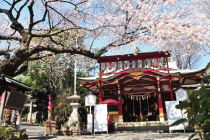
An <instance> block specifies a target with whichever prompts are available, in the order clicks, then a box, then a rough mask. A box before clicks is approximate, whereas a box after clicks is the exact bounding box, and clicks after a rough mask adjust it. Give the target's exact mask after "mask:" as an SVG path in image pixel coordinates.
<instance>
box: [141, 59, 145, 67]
mask: <svg viewBox="0 0 210 140" xmlns="http://www.w3.org/2000/svg"><path fill="white" fill-rule="evenodd" d="M141 64H142V68H144V67H145V60H144V59H143V60H142V63H141Z"/></svg>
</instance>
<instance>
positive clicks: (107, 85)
mask: <svg viewBox="0 0 210 140" xmlns="http://www.w3.org/2000/svg"><path fill="white" fill-rule="evenodd" d="M170 53H171V52H170V51H160V52H150V53H138V54H128V55H117V56H106V57H100V58H98V63H99V66H100V68H99V78H95V77H94V78H93V79H91V78H80V80H79V81H80V83H81V84H82V85H83V86H85V87H86V88H87V89H88V90H90V91H92V92H93V93H94V94H95V95H96V96H98V97H99V103H101V102H103V101H106V100H108V99H113V100H116V101H119V102H120V103H121V104H120V105H118V108H115V109H110V110H112V111H110V112H109V114H113V115H115V116H117V115H120V116H122V115H123V122H138V121H164V114H165V112H164V101H166V100H173V99H174V96H173V91H172V86H171V83H172V82H173V85H176V84H177V85H178V84H179V78H180V76H179V75H176V74H173V75H171V74H170V73H169V64H168V58H169V57H170ZM165 95H167V97H168V96H169V98H167V99H166V100H165V99H164V100H163V99H162V96H165Z"/></svg>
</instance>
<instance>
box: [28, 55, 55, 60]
mask: <svg viewBox="0 0 210 140" xmlns="http://www.w3.org/2000/svg"><path fill="white" fill-rule="evenodd" d="M52 55H53V54H48V55H44V56H31V57H29V58H28V61H34V60H39V59H42V58H46V57H49V56H52Z"/></svg>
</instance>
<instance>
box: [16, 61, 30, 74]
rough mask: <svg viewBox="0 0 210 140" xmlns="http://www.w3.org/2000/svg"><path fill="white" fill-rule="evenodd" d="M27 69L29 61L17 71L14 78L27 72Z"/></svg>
mask: <svg viewBox="0 0 210 140" xmlns="http://www.w3.org/2000/svg"><path fill="white" fill-rule="evenodd" d="M27 69H28V61H25V62H24V63H23V65H22V66H21V67H20V68H19V69H17V70H16V71H15V73H14V75H13V77H14V76H17V75H19V74H22V73H23V72H25V71H26V70H27Z"/></svg>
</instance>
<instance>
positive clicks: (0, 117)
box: [0, 90, 7, 126]
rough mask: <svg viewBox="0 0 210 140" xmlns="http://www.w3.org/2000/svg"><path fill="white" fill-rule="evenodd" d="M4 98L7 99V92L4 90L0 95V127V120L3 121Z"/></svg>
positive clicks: (0, 123)
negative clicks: (0, 96)
mask: <svg viewBox="0 0 210 140" xmlns="http://www.w3.org/2000/svg"><path fill="white" fill-rule="evenodd" d="M6 97H7V91H6V90H5V91H4V92H3V94H2V99H1V107H0V126H2V119H3V116H4V106H5V101H6Z"/></svg>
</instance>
